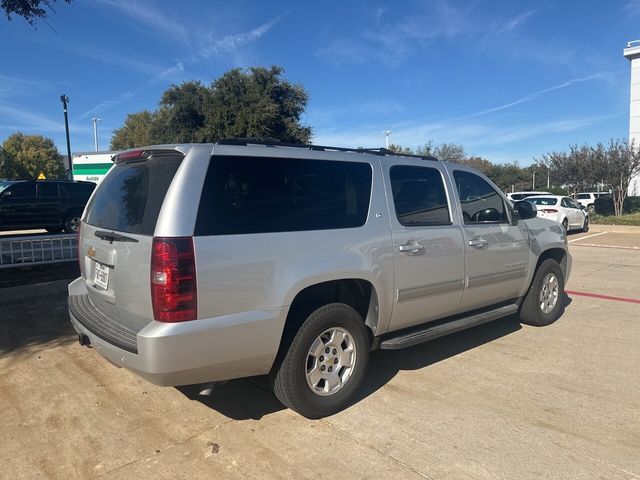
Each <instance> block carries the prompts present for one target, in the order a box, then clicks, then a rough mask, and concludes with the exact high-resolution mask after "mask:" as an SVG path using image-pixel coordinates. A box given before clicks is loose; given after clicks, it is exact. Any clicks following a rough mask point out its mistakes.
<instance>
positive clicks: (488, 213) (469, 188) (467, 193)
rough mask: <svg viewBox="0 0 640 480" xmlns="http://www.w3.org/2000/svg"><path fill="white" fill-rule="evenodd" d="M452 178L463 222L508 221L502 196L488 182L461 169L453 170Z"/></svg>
mask: <svg viewBox="0 0 640 480" xmlns="http://www.w3.org/2000/svg"><path fill="white" fill-rule="evenodd" d="M453 178H454V181H455V183H456V188H457V189H458V197H459V198H460V205H461V206H462V216H463V217H464V223H465V224H476V223H505V222H508V218H507V211H506V208H505V205H504V202H503V201H502V197H501V196H500V194H498V192H497V191H496V190H495V189H494V188H493V187H492V186H491V185H490V184H489V182H487V181H486V180H485V179H484V178H482V177H479V176H478V175H476V174H474V173H471V172H463V171H461V170H455V171H454V172H453Z"/></svg>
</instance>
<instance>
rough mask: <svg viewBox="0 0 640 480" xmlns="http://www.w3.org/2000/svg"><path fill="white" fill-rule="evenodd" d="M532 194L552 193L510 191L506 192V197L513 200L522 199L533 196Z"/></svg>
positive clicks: (546, 193)
mask: <svg viewBox="0 0 640 480" xmlns="http://www.w3.org/2000/svg"><path fill="white" fill-rule="evenodd" d="M534 195H552V193H551V192H511V193H507V198H508V199H509V200H511V201H513V202H515V201H517V200H524V199H525V198H528V197H533V196H534Z"/></svg>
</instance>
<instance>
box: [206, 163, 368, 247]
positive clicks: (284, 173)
mask: <svg viewBox="0 0 640 480" xmlns="http://www.w3.org/2000/svg"><path fill="white" fill-rule="evenodd" d="M371 176H372V173H371V166H370V165H369V164H367V163H356V162H335V161H325V160H303V159H289V158H259V157H258V158H256V157H222V156H214V157H212V159H211V163H210V165H209V171H208V172H207V177H206V179H205V183H204V187H203V190H202V198H201V200H200V207H199V210H198V219H197V221H196V228H195V234H196V235H234V234H247V233H265V232H292V231H303V230H330V229H339V228H353V227H359V226H362V225H364V223H365V221H366V219H367V213H368V210H369V197H370V195H371Z"/></svg>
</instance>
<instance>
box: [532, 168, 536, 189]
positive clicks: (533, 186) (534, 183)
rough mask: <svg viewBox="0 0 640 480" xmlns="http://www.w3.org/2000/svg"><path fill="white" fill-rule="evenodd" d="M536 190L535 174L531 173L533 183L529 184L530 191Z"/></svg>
mask: <svg viewBox="0 0 640 480" xmlns="http://www.w3.org/2000/svg"><path fill="white" fill-rule="evenodd" d="M535 189H536V172H533V181H532V182H531V190H535Z"/></svg>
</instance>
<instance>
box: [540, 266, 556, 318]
mask: <svg viewBox="0 0 640 480" xmlns="http://www.w3.org/2000/svg"><path fill="white" fill-rule="evenodd" d="M559 291H560V288H559V283H558V277H556V275H555V273H547V275H546V276H545V277H544V280H543V281H542V288H541V289H540V310H542V312H543V313H550V312H551V311H552V310H553V309H554V308H555V306H556V304H557V303H558V293H559Z"/></svg>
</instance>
